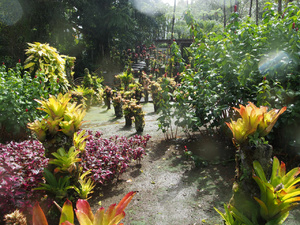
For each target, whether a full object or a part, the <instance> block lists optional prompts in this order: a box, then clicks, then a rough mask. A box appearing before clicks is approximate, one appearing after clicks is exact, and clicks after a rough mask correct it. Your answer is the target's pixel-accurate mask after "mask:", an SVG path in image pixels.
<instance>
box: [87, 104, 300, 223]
mask: <svg viewBox="0 0 300 225" xmlns="http://www.w3.org/2000/svg"><path fill="white" fill-rule="evenodd" d="M143 109H144V111H145V112H146V117H145V120H146V126H145V130H144V133H143V134H149V135H151V136H152V138H151V139H150V141H149V144H148V146H147V155H146V156H145V158H144V159H143V160H142V162H141V164H136V163H133V164H132V166H131V167H130V168H129V169H128V170H127V172H126V173H124V174H122V176H121V177H120V178H119V180H118V181H114V182H113V183H112V184H110V185H108V186H105V187H103V188H100V187H98V188H96V189H95V193H94V195H93V197H92V198H91V199H90V200H89V202H90V204H91V205H92V206H93V211H94V212H95V211H96V209H98V208H99V207H100V204H101V206H103V207H105V209H107V208H108V206H109V205H110V204H112V203H118V202H119V201H120V200H121V199H122V198H123V196H124V195H125V194H126V193H128V192H130V191H138V193H137V194H136V195H135V196H134V198H133V200H132V201H131V202H130V204H129V205H128V207H127V208H126V210H125V212H126V217H125V218H124V219H123V220H122V222H124V224H126V225H146V224H147V225H148V224H151V225H171V224H172V225H194V224H195V225H199V224H209V225H214V224H223V222H222V220H221V217H220V216H219V215H218V213H217V212H216V211H215V210H214V207H217V208H218V209H223V205H224V203H226V202H228V201H229V199H230V197H231V187H232V182H233V177H234V162H233V160H230V159H232V150H230V148H226V147H225V146H224V145H222V144H221V143H218V141H217V140H201V139H198V140H196V141H192V142H187V140H184V138H183V137H184V136H183V134H181V135H182V138H179V139H177V140H176V141H165V140H164V139H163V134H162V132H161V131H157V127H158V126H157V121H156V119H157V115H156V114H155V113H154V112H153V105H152V104H151V103H148V104H146V105H144V106H143ZM85 120H89V122H87V123H85V125H84V128H86V129H87V128H88V129H91V130H99V131H102V132H103V136H104V137H110V136H112V135H122V136H127V137H129V136H132V135H134V134H135V133H136V132H135V128H134V125H133V127H131V128H129V129H125V128H124V124H125V120H124V118H121V119H115V117H114V110H113V109H110V110H106V108H101V107H100V108H99V107H92V108H91V109H90V110H89V111H88V113H87V115H86V118H85ZM184 146H187V147H188V148H193V149H198V154H199V156H201V157H202V158H203V159H204V162H205V163H203V165H202V166H200V167H198V168H196V167H195V166H194V165H193V163H192V162H191V161H190V160H188V159H186V157H185V156H184V154H183V152H184V151H183V150H184ZM297 218H300V210H297V211H294V212H293V213H292V214H291V215H290V216H289V219H288V220H287V222H286V223H285V224H288V225H296V224H300V222H298V221H297Z"/></svg>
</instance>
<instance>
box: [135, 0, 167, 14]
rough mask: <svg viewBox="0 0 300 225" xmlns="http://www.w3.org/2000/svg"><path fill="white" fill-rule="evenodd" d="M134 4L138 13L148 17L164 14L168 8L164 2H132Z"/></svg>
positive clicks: (141, 0) (145, 0)
mask: <svg viewBox="0 0 300 225" xmlns="http://www.w3.org/2000/svg"><path fill="white" fill-rule="evenodd" d="M132 4H133V6H134V7H135V8H136V9H137V10H138V11H140V12H141V13H144V14H146V15H148V16H155V15H157V14H161V13H164V12H165V10H166V7H167V6H168V5H166V3H164V2H163V1H162V0H132Z"/></svg>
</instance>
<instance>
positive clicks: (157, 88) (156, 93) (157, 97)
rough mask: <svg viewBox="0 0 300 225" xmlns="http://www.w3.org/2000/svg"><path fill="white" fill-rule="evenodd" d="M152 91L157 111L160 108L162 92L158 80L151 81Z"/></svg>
mask: <svg viewBox="0 0 300 225" xmlns="http://www.w3.org/2000/svg"><path fill="white" fill-rule="evenodd" d="M150 91H151V95H152V100H153V105H154V112H156V111H157V110H158V105H159V100H160V93H161V91H162V89H161V87H160V84H159V83H158V82H156V81H151V84H150Z"/></svg>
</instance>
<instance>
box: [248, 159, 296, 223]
mask: <svg viewBox="0 0 300 225" xmlns="http://www.w3.org/2000/svg"><path fill="white" fill-rule="evenodd" d="M253 168H254V171H255V173H254V174H253V179H254V180H255V181H256V183H257V184H258V186H259V188H260V198H257V197H254V199H255V200H256V201H257V202H258V204H259V206H260V215H261V217H262V218H263V219H264V220H265V221H268V222H269V223H270V224H283V222H284V221H285V220H286V218H287V217H288V215H289V211H290V210H291V209H293V208H295V207H296V206H298V205H299V203H300V188H299V183H300V177H297V176H298V175H299V174H300V167H296V168H294V169H292V170H291V171H289V172H288V173H286V167H285V164H284V163H283V162H281V163H280V162H279V160H278V158H277V157H274V158H273V166H272V174H271V177H270V180H267V178H266V175H265V172H264V170H263V168H262V166H261V165H260V163H259V162H258V161H254V162H253Z"/></svg>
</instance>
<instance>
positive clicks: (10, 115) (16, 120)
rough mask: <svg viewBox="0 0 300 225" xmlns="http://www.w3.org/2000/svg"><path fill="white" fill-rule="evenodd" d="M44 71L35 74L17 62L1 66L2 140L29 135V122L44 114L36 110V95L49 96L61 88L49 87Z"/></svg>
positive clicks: (0, 122) (0, 120)
mask: <svg viewBox="0 0 300 225" xmlns="http://www.w3.org/2000/svg"><path fill="white" fill-rule="evenodd" d="M45 82H46V80H45V78H44V74H43V73H42V72H39V73H37V74H36V76H35V77H34V78H32V77H31V76H30V74H29V73H28V72H26V71H25V72H24V73H23V67H22V66H21V64H20V63H17V65H16V67H15V68H6V66H5V65H1V66H0V114H1V118H0V128H1V141H11V140H14V139H18V138H22V136H23V138H26V135H27V131H26V124H27V123H28V122H31V121H34V120H35V119H37V118H40V117H41V116H42V113H41V112H38V111H36V107H37V106H38V104H37V103H36V102H35V101H34V99H35V98H40V97H44V98H48V96H49V94H51V93H52V94H54V93H56V91H57V84H54V85H53V86H52V87H51V90H47V89H45Z"/></svg>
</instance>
